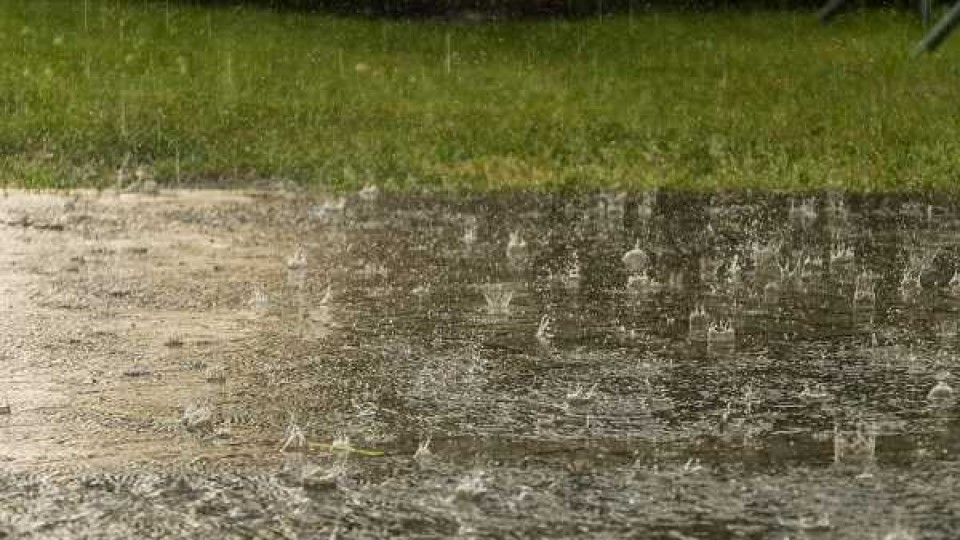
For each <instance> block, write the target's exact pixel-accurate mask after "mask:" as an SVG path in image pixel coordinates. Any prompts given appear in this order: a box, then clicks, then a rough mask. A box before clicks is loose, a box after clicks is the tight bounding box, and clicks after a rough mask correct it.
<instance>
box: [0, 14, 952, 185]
mask: <svg viewBox="0 0 960 540" xmlns="http://www.w3.org/2000/svg"><path fill="white" fill-rule="evenodd" d="M85 5H86V8H85ZM921 35H922V29H921V28H920V27H919V23H918V21H916V19H915V17H913V16H911V14H909V13H895V12H888V11H877V12H870V13H857V14H851V15H847V16H845V17H843V18H841V19H839V20H838V21H837V23H836V24H835V25H833V26H830V27H826V28H821V27H819V26H818V25H817V24H816V21H815V17H814V16H813V14H812V13H802V12H787V13H778V12H759V13H758V12H753V13H731V12H721V13H710V14H702V13H701V14H693V13H657V12H644V13H637V14H635V15H633V16H628V15H626V14H625V15H622V16H617V17H613V18H606V19H603V20H599V19H597V18H593V19H587V20H579V21H563V20H543V21H512V22H501V23H495V24H467V23H461V24H449V23H442V22H437V21H420V22H409V21H396V20H391V21H376V20H362V19H344V18H337V17H333V16H328V15H309V14H303V13H275V12H270V11H259V10H255V9H231V8H197V7H187V6H184V5H181V4H176V3H172V2H171V3H167V2H152V3H146V2H115V1H96V0H89V1H88V2H84V1H80V0H77V1H75V2H62V1H56V0H8V1H6V2H3V3H2V4H0V50H2V53H3V58H4V61H3V62H2V63H0V113H2V114H0V156H2V161H0V178H2V182H4V183H8V184H10V185H14V184H17V185H26V186H34V187H46V186H72V185H96V184H109V183H111V182H113V178H114V176H115V171H116V170H117V168H118V167H120V166H121V165H122V164H124V163H127V165H128V166H129V167H132V166H134V165H136V164H141V163H145V164H150V165H152V166H153V167H154V169H155V170H156V172H157V175H158V177H159V179H160V180H161V181H166V182H173V181H175V180H176V179H178V178H179V179H180V180H182V181H184V182H190V181H204V182H205V181H209V180H212V179H221V178H223V179H230V180H231V181H238V182H240V183H242V182H245V181H249V180H250V179H256V178H272V177H282V178H290V179H294V180H297V181H299V182H303V183H306V184H311V185H317V186H322V187H326V188H341V187H356V186H359V185H363V184H366V183H368V182H376V183H379V184H381V185H384V186H387V187H396V188H421V187H423V188H427V189H446V188H452V189H462V188H467V189H491V188H492V189H498V188H502V187H518V186H529V187H542V186H548V187H556V186H571V185H574V186H582V187H598V186H616V187H622V188H632V187H638V188H639V187H649V186H674V187H683V188H695V189H701V188H705V189H712V188H774V189H818V188H835V187H842V188H847V189H855V190H911V189H926V188H943V189H953V188H954V186H955V185H957V184H956V183H955V179H956V178H957V176H958V171H960V167H958V166H957V165H958V163H960V93H958V89H960V36H954V37H953V39H951V40H950V41H948V42H947V44H946V45H945V47H944V50H943V51H942V52H941V53H939V54H937V55H934V56H930V57H924V58H921V59H919V60H912V59H911V58H910V57H909V51H910V49H911V47H912V46H913V44H914V43H915V41H916V40H918V39H919V38H920V36H921Z"/></svg>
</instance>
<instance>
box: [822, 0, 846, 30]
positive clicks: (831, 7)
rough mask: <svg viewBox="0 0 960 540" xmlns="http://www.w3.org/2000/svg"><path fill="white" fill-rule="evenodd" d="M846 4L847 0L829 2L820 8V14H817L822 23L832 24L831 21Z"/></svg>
mask: <svg viewBox="0 0 960 540" xmlns="http://www.w3.org/2000/svg"><path fill="white" fill-rule="evenodd" d="M844 2H846V0H828V2H827V3H826V4H825V5H824V6H823V7H822V8H820V12H819V13H817V17H819V18H820V23H821V24H827V23H828V22H830V19H832V18H833V17H834V16H835V15H836V14H837V12H839V11H840V8H841V7H843V4H844Z"/></svg>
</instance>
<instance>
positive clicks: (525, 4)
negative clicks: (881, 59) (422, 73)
mask: <svg viewBox="0 0 960 540" xmlns="http://www.w3.org/2000/svg"><path fill="white" fill-rule="evenodd" d="M918 1H919V0H852V1H850V2H848V4H850V7H874V6H876V7H898V8H909V7H913V4H915V3H917V2H918ZM181 3H184V4H195V5H220V6H256V7H265V8H270V9H276V10H290V11H319V12H328V13H337V14H345V15H357V16H371V17H413V18H418V17H465V18H480V19H482V18H507V17H590V16H596V15H599V14H612V13H622V12H627V11H634V12H641V11H646V10H653V9H671V10H716V9H746V10H754V9H795V10H811V11H815V10H816V9H818V8H819V7H820V6H821V5H822V3H823V0H181Z"/></svg>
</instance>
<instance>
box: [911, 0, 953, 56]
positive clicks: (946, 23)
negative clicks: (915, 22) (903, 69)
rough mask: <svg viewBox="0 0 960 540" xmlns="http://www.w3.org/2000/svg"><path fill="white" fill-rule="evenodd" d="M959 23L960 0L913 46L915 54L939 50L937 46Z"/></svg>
mask: <svg viewBox="0 0 960 540" xmlns="http://www.w3.org/2000/svg"><path fill="white" fill-rule="evenodd" d="M958 23H960V2H957V3H956V4H954V5H953V7H952V8H950V11H948V12H947V14H946V15H944V16H943V18H942V19H940V21H939V22H938V23H937V25H936V26H934V27H933V29H932V30H930V31H929V32H927V35H925V36H923V39H922V40H920V43H917V46H916V47H914V48H913V54H914V56H916V55H918V54H920V53H922V52H933V51H935V50H937V47H939V46H940V44H941V43H943V40H945V39H947V36H949V35H950V32H952V31H953V29H954V28H956V26H957V24H958Z"/></svg>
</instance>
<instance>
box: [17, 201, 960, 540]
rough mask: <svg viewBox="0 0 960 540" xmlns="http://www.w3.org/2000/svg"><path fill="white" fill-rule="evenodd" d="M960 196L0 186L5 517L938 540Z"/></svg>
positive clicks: (25, 524)
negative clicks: (32, 190)
mask: <svg viewBox="0 0 960 540" xmlns="http://www.w3.org/2000/svg"><path fill="white" fill-rule="evenodd" d="M958 233H960V204H958V203H957V202H954V201H944V200H942V199H937V198H932V197H921V196H917V197H911V198H884V197H880V196H844V195H841V194H832V193H825V194H819V195H817V196H815V197H812V198H794V199H790V198H788V197H786V196H782V197H780V196H777V197H772V196H763V197H761V196H755V195H746V194H740V195H714V196H694V195H689V194H677V193H668V192H663V193H646V194H637V195H629V196H628V195H619V194H593V195H577V196H561V195H553V196H536V195H529V194H513V195H491V196H484V197H479V196H478V197H472V198H452V197H449V198H447V197H444V196H433V197H415V196H406V197H396V196H383V195H380V194H378V193H376V192H374V191H372V190H366V191H363V192H361V193H358V194H353V195H350V196H348V197H345V198H342V199H336V198H332V197H327V198H324V197H315V196H306V195H301V194H296V193H288V192H269V193H242V192H215V191H205V192H161V193H160V194H154V195H150V194H133V193H125V194H112V193H111V194H107V193H101V194H97V193H93V192H89V193H74V194H64V193H59V194H46V195H44V194H24V193H19V192H11V193H8V194H7V195H6V197H3V198H2V199H0V293H2V294H0V360H2V365H3V370H2V371H0V460H2V462H3V470H2V472H0V493H2V495H3V496H2V497H0V537H36V538H76V537H103V538H128V537H158V538H167V537H173V536H178V537H201V536H208V537H209V536H211V535H213V536H214V537H251V536H258V537H263V538H274V537H291V538H295V537H302V538H386V537H407V538H438V537H439V538H447V537H463V538H500V537H512V538H533V537H542V538H561V537H569V538H624V537H634V538H676V539H683V538H763V539H768V538H769V539H787V538H877V539H889V540H892V539H901V538H956V537H957V535H958V534H960V532H958V531H960V502H957V501H956V498H955V495H954V493H955V490H956V489H957V488H958V487H960V486H958V484H960V467H958V461H957V459H958V451H960V423H958V415H957V409H956V408H955V399H954V391H953V387H955V386H958V385H960V383H958V382H956V381H955V380H954V377H953V372H957V373H960V369H958V368H957V366H956V365H955V364H956V363H957V361H956V359H955V356H956V352H957V349H958V346H960V341H958V339H960V338H958V336H960V314H958V309H960V277H955V276H960V274H955V272H956V271H957V270H958V269H960V240H958V239H960V236H958Z"/></svg>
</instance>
